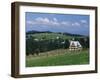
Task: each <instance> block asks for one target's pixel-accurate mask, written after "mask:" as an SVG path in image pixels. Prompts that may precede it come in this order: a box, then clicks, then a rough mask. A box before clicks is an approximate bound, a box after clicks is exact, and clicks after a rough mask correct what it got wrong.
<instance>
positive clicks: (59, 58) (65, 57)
mask: <svg viewBox="0 0 100 80" xmlns="http://www.w3.org/2000/svg"><path fill="white" fill-rule="evenodd" d="M56 52H58V53H56ZM61 52H63V53H61ZM55 53H56V54H55ZM43 54H45V55H40V56H36V57H34V56H31V57H29V56H28V57H26V66H27V67H33V66H57V65H75V64H88V63H89V53H88V50H84V51H80V52H78V51H76V52H75V51H74V52H73V51H72V52H70V51H68V50H58V51H56V50H54V51H51V52H49V54H50V55H49V56H47V52H45V53H43ZM51 54H53V55H51Z"/></svg>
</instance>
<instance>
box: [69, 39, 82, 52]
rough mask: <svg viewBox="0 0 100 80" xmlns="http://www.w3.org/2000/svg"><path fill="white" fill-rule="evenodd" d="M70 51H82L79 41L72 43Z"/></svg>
mask: <svg viewBox="0 0 100 80" xmlns="http://www.w3.org/2000/svg"><path fill="white" fill-rule="evenodd" d="M69 50H70V51H73V50H82V45H81V44H80V42H79V41H70V46H69Z"/></svg>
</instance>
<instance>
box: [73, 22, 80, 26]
mask: <svg viewBox="0 0 100 80" xmlns="http://www.w3.org/2000/svg"><path fill="white" fill-rule="evenodd" d="M72 26H78V27H79V26H81V24H80V23H79V22H74V23H72Z"/></svg>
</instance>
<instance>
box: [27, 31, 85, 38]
mask: <svg viewBox="0 0 100 80" xmlns="http://www.w3.org/2000/svg"><path fill="white" fill-rule="evenodd" d="M36 33H58V34H64V35H69V36H80V37H81V36H85V35H80V34H72V33H68V32H63V33H62V32H51V31H36V30H32V31H27V32H26V35H28V34H36ZM85 37H86V36H85Z"/></svg>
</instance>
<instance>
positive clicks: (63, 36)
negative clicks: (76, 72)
mask: <svg viewBox="0 0 100 80" xmlns="http://www.w3.org/2000/svg"><path fill="white" fill-rule="evenodd" d="M32 36H33V37H35V38H38V39H41V38H43V37H45V38H46V39H47V40H49V39H55V38H56V37H57V36H59V37H60V38H62V39H72V38H74V37H75V36H69V35H67V36H66V35H63V34H58V33H37V34H33V35H32Z"/></svg>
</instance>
